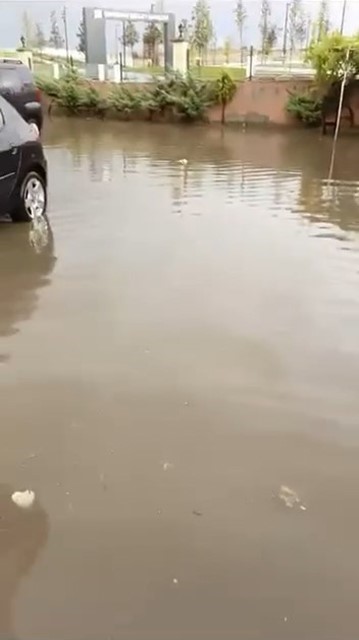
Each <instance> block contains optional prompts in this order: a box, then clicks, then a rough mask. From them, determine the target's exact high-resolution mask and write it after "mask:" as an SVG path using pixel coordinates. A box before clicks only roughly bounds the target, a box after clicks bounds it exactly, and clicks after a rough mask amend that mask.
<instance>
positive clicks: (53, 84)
mask: <svg viewBox="0 0 359 640" xmlns="http://www.w3.org/2000/svg"><path fill="white" fill-rule="evenodd" d="M36 85H37V86H38V87H39V89H41V91H43V92H44V93H46V95H47V96H49V97H50V98H58V97H59V95H60V81H59V80H49V79H48V78H43V77H42V76H37V77H36Z"/></svg>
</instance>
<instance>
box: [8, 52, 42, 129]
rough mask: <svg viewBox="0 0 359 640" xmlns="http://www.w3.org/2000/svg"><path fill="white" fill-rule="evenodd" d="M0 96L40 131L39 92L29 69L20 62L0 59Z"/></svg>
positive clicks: (40, 109)
mask: <svg viewBox="0 0 359 640" xmlns="http://www.w3.org/2000/svg"><path fill="white" fill-rule="evenodd" d="M0 96H3V98H6V100H7V101H8V102H10V104H12V106H13V107H15V109H16V110H17V111H18V112H19V113H20V115H21V116H22V117H23V118H24V120H26V122H29V123H34V124H36V126H37V127H38V129H39V131H41V129H42V125H43V110H42V104H41V91H40V89H38V88H37V87H36V84H35V80H34V77H33V75H32V73H31V71H30V69H29V67H27V66H26V65H25V64H23V63H22V62H21V60H16V59H13V58H0Z"/></svg>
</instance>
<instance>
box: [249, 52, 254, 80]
mask: <svg viewBox="0 0 359 640" xmlns="http://www.w3.org/2000/svg"><path fill="white" fill-rule="evenodd" d="M253 55H254V48H253V45H251V46H250V49H249V79H250V80H252V78H253Z"/></svg>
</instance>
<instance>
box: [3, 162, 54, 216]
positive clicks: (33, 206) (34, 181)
mask: <svg viewBox="0 0 359 640" xmlns="http://www.w3.org/2000/svg"><path fill="white" fill-rule="evenodd" d="M46 206H47V193H46V185H45V182H44V180H43V178H42V177H41V176H40V175H39V174H38V173H36V171H31V172H30V173H28V174H27V176H26V177H25V178H24V181H23V183H22V185H21V189H20V198H19V202H18V204H17V205H16V207H15V208H14V209H13V211H12V212H11V218H12V220H13V221H14V222H31V220H36V219H37V218H40V217H41V216H43V215H44V214H45V213H46Z"/></svg>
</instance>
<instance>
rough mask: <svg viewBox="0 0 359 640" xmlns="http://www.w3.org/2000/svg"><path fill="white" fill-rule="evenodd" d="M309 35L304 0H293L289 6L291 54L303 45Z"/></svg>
mask: <svg viewBox="0 0 359 640" xmlns="http://www.w3.org/2000/svg"><path fill="white" fill-rule="evenodd" d="M306 35H307V23H306V17H305V12H304V8H303V1H302V0H292V2H291V4H290V8H289V45H290V52H291V54H292V53H293V52H294V51H295V50H296V49H297V46H298V45H299V47H300V48H302V47H303V45H304V42H305V40H306Z"/></svg>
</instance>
